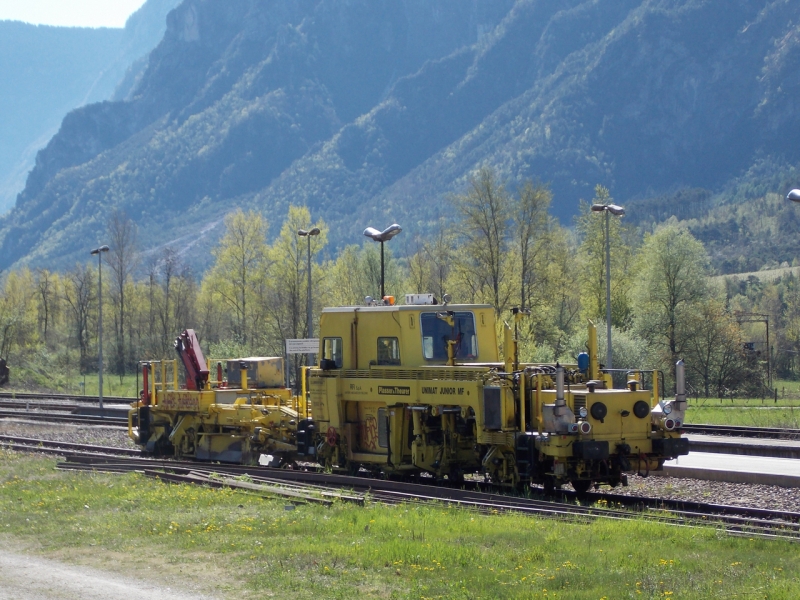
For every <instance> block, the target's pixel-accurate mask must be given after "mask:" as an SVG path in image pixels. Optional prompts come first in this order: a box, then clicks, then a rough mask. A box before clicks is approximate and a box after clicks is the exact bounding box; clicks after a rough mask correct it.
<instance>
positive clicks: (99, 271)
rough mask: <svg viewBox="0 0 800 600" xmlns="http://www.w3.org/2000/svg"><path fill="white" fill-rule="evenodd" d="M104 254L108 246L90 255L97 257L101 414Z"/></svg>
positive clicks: (95, 250)
mask: <svg viewBox="0 0 800 600" xmlns="http://www.w3.org/2000/svg"><path fill="white" fill-rule="evenodd" d="M103 252H108V246H100V247H99V248H95V249H94V250H92V251H91V252H90V253H89V254H91V255H95V254H96V255H97V300H98V302H97V304H98V313H99V314H98V319H99V321H98V323H97V372H98V382H97V383H98V399H99V400H100V411H101V414H102V410H103V260H102V256H103Z"/></svg>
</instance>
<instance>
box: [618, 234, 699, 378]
mask: <svg viewBox="0 0 800 600" xmlns="http://www.w3.org/2000/svg"><path fill="white" fill-rule="evenodd" d="M707 276H708V256H707V255H706V251H705V248H704V247H703V244H702V243H700V242H699V241H697V240H696V239H695V238H694V237H693V236H692V234H691V233H689V232H688V231H687V230H685V229H682V228H679V227H678V226H676V225H674V224H670V225H667V226H665V227H662V228H661V229H659V230H658V231H656V233H654V234H652V235H648V236H645V240H644V244H643V245H642V248H641V251H640V253H639V256H638V268H637V269H636V279H635V281H636V285H635V287H634V290H633V294H634V298H635V303H634V305H635V307H636V315H635V319H636V328H637V331H638V332H639V334H640V335H641V336H642V337H644V338H645V339H646V340H647V341H648V342H650V343H651V344H652V345H653V347H654V348H655V349H656V350H657V351H658V352H659V354H660V357H661V358H662V360H663V359H666V360H668V361H669V364H670V369H669V371H670V372H672V370H673V368H674V365H675V362H676V361H677V360H678V359H679V358H681V356H682V354H683V353H684V352H685V351H686V350H687V342H688V340H689V338H690V334H691V325H690V323H691V322H692V319H691V318H690V317H691V316H692V314H693V313H695V312H696V311H697V310H699V308H700V307H701V305H702V302H703V301H704V300H705V299H706V297H707V295H708V286H707ZM662 366H663V363H662Z"/></svg>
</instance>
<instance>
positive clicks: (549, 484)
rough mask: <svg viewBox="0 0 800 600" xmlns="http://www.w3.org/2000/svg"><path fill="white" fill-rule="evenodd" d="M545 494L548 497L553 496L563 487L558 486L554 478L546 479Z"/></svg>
mask: <svg viewBox="0 0 800 600" xmlns="http://www.w3.org/2000/svg"><path fill="white" fill-rule="evenodd" d="M543 485H544V493H545V494H547V495H548V496H552V495H553V494H555V493H556V491H558V490H560V489H561V485H560V484H559V485H556V482H555V480H554V479H553V478H552V477H545V479H544V484H543Z"/></svg>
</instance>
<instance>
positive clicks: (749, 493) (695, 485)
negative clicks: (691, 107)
mask: <svg viewBox="0 0 800 600" xmlns="http://www.w3.org/2000/svg"><path fill="white" fill-rule="evenodd" d="M0 435H16V436H25V437H31V438H39V439H46V440H52V441H57V442H72V443H75V444H95V445H98V446H112V447H115V448H138V446H136V444H134V443H133V441H132V440H131V439H130V438H129V437H128V434H127V431H125V430H122V429H119V428H116V429H115V428H108V427H100V426H85V425H83V426H74V425H49V424H43V423H31V422H23V421H13V420H3V421H0ZM732 460H735V457H733V456H732ZM601 489H603V490H608V488H606V487H604V488H601ZM613 491H614V493H617V494H622V495H626V496H643V497H650V498H664V499H669V500H688V501H694V502H707V503H712V504H725V505H730V506H744V507H755V508H764V509H769V510H781V511H786V512H800V488H784V487H779V486H770V485H756V484H743V483H724V482H719V481H703V480H700V479H684V478H677V477H660V476H650V477H640V476H638V475H631V476H629V477H628V487H621V486H620V487H617V488H616V489H614V490H613Z"/></svg>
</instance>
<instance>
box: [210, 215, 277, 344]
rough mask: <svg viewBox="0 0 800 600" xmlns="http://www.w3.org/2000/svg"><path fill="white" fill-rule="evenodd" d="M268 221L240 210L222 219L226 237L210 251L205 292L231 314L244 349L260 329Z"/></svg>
mask: <svg viewBox="0 0 800 600" xmlns="http://www.w3.org/2000/svg"><path fill="white" fill-rule="evenodd" d="M266 235H267V221H266V219H264V217H263V216H262V215H261V214H260V213H258V212H255V211H249V212H247V213H245V212H244V211H242V210H241V209H239V210H236V211H235V212H232V213H229V214H228V216H226V217H225V235H224V236H223V237H222V239H221V240H220V243H219V245H218V246H217V247H216V248H214V250H213V251H212V253H213V255H214V258H215V262H214V265H213V266H212V267H211V269H210V270H209V272H208V274H207V279H208V281H209V285H208V288H207V289H208V290H209V292H210V293H212V294H213V295H215V296H217V297H218V298H220V299H221V300H222V304H223V305H224V306H225V307H226V308H227V310H229V311H230V313H231V322H232V329H233V331H232V334H233V336H234V338H235V340H236V341H237V342H239V343H241V344H243V345H245V346H246V347H247V346H249V345H250V342H251V340H252V339H253V337H254V336H255V337H257V332H258V331H259V328H260V326H261V320H262V317H263V311H262V307H261V306H259V303H258V299H259V297H263V289H264V286H265V285H266V282H265V276H266V274H267V271H268V266H269V252H268V251H269V248H268V246H267V241H266Z"/></svg>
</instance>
